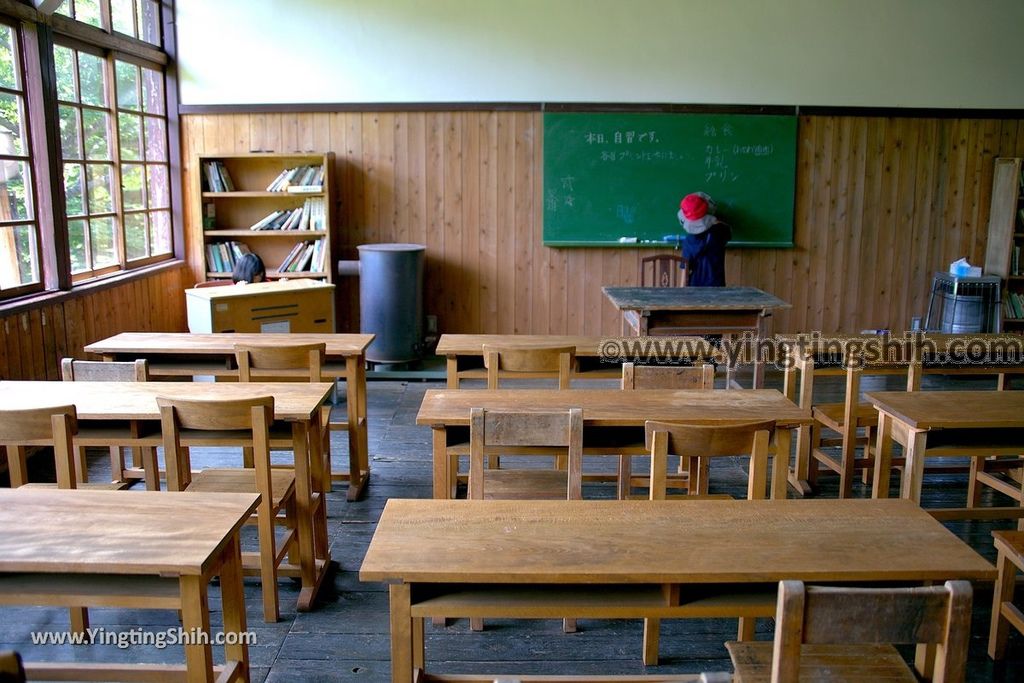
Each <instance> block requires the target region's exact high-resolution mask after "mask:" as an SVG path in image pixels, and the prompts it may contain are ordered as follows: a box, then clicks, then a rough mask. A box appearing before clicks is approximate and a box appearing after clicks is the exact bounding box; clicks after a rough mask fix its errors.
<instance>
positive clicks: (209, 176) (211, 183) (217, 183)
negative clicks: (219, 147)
mask: <svg viewBox="0 0 1024 683" xmlns="http://www.w3.org/2000/svg"><path fill="white" fill-rule="evenodd" d="M203 177H204V178H205V179H206V185H207V188H208V190H209V191H210V192H234V191H235V184H234V182H232V180H231V174H230V173H229V172H228V167H227V166H225V165H224V162H223V161H204V162H203Z"/></svg>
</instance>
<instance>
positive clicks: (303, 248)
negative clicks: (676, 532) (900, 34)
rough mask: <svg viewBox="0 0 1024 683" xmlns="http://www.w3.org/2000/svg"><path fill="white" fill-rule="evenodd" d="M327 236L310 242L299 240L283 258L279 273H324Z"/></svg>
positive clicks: (278, 268)
mask: <svg viewBox="0 0 1024 683" xmlns="http://www.w3.org/2000/svg"><path fill="white" fill-rule="evenodd" d="M325 239H326V238H323V237H321V238H320V239H318V240H310V241H308V242H299V243H298V244H296V245H295V246H294V247H292V249H291V251H289V252H288V254H287V255H286V256H285V257H284V259H282V260H281V264H280V265H279V266H278V267H277V272H279V273H302V272H311V273H322V272H323V270H324V257H325V255H326V243H325V242H324V240H325Z"/></svg>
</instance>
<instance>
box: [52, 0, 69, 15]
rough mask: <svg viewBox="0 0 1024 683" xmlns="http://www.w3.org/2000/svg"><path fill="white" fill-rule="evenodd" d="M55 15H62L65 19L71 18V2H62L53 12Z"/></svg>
mask: <svg viewBox="0 0 1024 683" xmlns="http://www.w3.org/2000/svg"><path fill="white" fill-rule="evenodd" d="M54 13H55V14H63V15H64V16H65V17H70V16H71V0H63V2H61V3H60V6H59V7H58V8H57V9H56V10H54Z"/></svg>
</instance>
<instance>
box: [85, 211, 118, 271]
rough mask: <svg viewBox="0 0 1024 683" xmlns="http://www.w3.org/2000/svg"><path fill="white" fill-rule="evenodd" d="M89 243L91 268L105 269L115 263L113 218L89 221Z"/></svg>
mask: <svg viewBox="0 0 1024 683" xmlns="http://www.w3.org/2000/svg"><path fill="white" fill-rule="evenodd" d="M89 242H90V244H89V246H90V247H91V249H92V267H93V268H106V267H107V266H112V265H115V264H116V263H117V249H116V245H117V242H116V238H115V236H114V219H113V218H94V219H92V220H91V221H89Z"/></svg>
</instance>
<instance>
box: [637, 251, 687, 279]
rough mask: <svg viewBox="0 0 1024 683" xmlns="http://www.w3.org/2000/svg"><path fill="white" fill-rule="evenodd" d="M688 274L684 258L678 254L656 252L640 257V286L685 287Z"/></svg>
mask: <svg viewBox="0 0 1024 683" xmlns="http://www.w3.org/2000/svg"><path fill="white" fill-rule="evenodd" d="M648 273H650V275H649V276H648ZM688 276H689V272H688V271H687V267H686V260H685V259H684V258H683V257H682V256H680V255H678V254H658V255H656V256H645V257H643V258H642V259H640V286H641V287H685V286H686V283H687V278H688Z"/></svg>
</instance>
